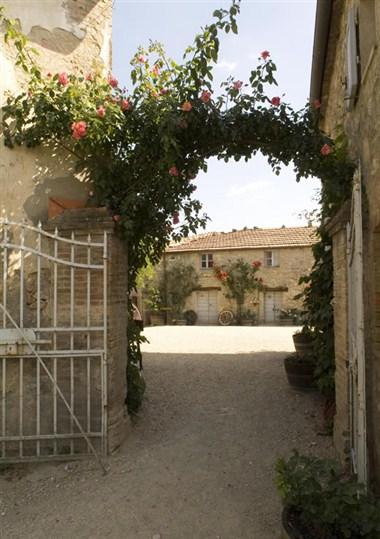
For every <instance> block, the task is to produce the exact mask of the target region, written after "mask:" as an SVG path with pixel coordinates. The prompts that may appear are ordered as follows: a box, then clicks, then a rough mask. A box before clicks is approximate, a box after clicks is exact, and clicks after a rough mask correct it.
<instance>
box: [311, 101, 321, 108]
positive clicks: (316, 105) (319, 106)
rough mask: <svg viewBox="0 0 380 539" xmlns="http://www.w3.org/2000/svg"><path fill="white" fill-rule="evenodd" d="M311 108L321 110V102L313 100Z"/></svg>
mask: <svg viewBox="0 0 380 539" xmlns="http://www.w3.org/2000/svg"><path fill="white" fill-rule="evenodd" d="M313 107H314V108H315V109H320V108H321V102H320V101H319V99H315V100H314V101H313Z"/></svg>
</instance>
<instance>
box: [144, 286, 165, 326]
mask: <svg viewBox="0 0 380 539" xmlns="http://www.w3.org/2000/svg"><path fill="white" fill-rule="evenodd" d="M145 304H146V306H147V307H148V309H149V311H150V323H151V325H152V326H163V325H164V324H165V312H164V310H163V302H162V297H161V293H160V291H159V289H158V288H155V287H151V288H150V289H149V291H148V296H147V297H146V298H145Z"/></svg>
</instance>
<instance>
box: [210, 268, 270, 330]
mask: <svg viewBox="0 0 380 539" xmlns="http://www.w3.org/2000/svg"><path fill="white" fill-rule="evenodd" d="M260 267H261V262H260V261H259V260H255V261H254V262H252V264H250V263H249V262H247V261H246V260H243V259H242V258H239V259H238V260H235V261H230V262H228V263H227V264H225V265H223V266H215V267H214V274H215V277H216V278H217V279H218V280H219V281H220V282H221V283H222V285H223V287H224V288H225V290H226V291H225V296H226V297H227V298H228V299H233V300H235V301H236V318H237V321H238V323H239V322H240V321H241V316H242V308H243V305H244V303H245V300H246V297H247V294H249V293H252V292H254V291H256V290H261V289H262V288H263V280H262V278H261V277H257V272H258V271H259V269H260Z"/></svg>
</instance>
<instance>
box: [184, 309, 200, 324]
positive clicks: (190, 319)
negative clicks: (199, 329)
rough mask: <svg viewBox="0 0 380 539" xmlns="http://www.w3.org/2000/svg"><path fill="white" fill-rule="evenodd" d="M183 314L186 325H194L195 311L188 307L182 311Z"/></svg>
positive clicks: (196, 316)
mask: <svg viewBox="0 0 380 539" xmlns="http://www.w3.org/2000/svg"><path fill="white" fill-rule="evenodd" d="M183 315H184V317H185V320H186V325H188V326H194V325H195V324H196V322H197V320H198V315H197V313H196V312H195V311H193V310H192V309H188V310H187V311H185V312H184V313H183Z"/></svg>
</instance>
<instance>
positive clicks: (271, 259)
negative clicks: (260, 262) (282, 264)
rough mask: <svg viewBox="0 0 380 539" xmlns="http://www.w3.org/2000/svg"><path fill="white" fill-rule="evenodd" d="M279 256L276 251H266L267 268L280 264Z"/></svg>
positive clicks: (265, 264) (265, 262) (265, 261)
mask: <svg viewBox="0 0 380 539" xmlns="http://www.w3.org/2000/svg"><path fill="white" fill-rule="evenodd" d="M278 265H279V264H278V258H277V254H276V252H275V251H264V266H265V267H266V268H273V267H274V266H278Z"/></svg>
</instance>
